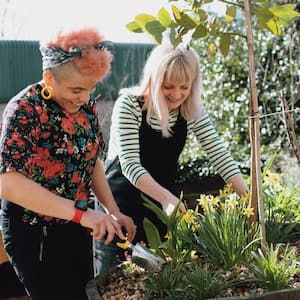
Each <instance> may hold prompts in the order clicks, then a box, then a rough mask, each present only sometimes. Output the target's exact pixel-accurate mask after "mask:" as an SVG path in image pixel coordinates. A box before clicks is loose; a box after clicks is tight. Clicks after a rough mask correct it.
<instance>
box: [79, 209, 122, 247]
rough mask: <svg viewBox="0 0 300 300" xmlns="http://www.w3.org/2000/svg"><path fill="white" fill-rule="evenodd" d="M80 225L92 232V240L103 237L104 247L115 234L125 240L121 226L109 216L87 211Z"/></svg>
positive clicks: (90, 210)
mask: <svg viewBox="0 0 300 300" xmlns="http://www.w3.org/2000/svg"><path fill="white" fill-rule="evenodd" d="M80 224H81V225H82V226H84V227H87V228H90V229H91V230H92V232H91V235H92V236H93V237H94V239H96V240H100V239H103V238H104V237H105V244H106V245H107V244H109V243H110V242H111V241H112V240H113V239H114V236H115V234H116V235H118V236H119V238H120V239H122V240H125V239H126V236H125V235H124V234H123V232H122V230H121V225H120V224H119V223H118V221H117V220H116V219H115V218H114V217H113V216H112V215H110V214H106V213H103V212H100V211H96V210H93V209H88V210H87V211H86V212H85V213H84V214H83V216H82V219H81V222H80Z"/></svg>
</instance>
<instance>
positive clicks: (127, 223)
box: [110, 212, 136, 242]
mask: <svg viewBox="0 0 300 300" xmlns="http://www.w3.org/2000/svg"><path fill="white" fill-rule="evenodd" d="M110 215H111V216H112V217H113V218H114V220H116V221H117V222H118V223H119V224H120V225H121V226H122V227H124V228H125V230H126V232H127V239H128V241H129V242H131V241H132V240H133V239H134V237H135V234H136V226H135V224H134V222H133V219H132V218H130V217H128V216H127V215H124V214H123V213H121V212H115V213H112V214H110Z"/></svg>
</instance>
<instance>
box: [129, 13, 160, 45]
mask: <svg viewBox="0 0 300 300" xmlns="http://www.w3.org/2000/svg"><path fill="white" fill-rule="evenodd" d="M135 21H136V22H137V24H138V25H139V26H140V27H141V28H142V29H143V31H144V32H146V33H148V34H150V35H151V36H152V38H153V39H154V41H155V42H156V43H157V44H160V43H161V42H162V33H163V32H164V31H165V30H166V27H165V26H163V25H162V24H161V23H160V22H159V21H158V20H157V19H156V18H155V17H154V16H152V15H148V14H140V15H137V16H136V17H135Z"/></svg>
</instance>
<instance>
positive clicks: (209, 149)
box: [107, 95, 240, 185]
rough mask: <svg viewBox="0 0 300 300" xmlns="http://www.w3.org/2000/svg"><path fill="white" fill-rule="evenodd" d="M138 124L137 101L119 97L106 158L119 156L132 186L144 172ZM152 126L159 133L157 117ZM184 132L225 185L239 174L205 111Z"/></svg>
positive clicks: (171, 118)
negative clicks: (201, 150) (196, 145)
mask: <svg viewBox="0 0 300 300" xmlns="http://www.w3.org/2000/svg"><path fill="white" fill-rule="evenodd" d="M177 116H178V112H175V111H173V112H171V113H170V114H169V123H170V127H172V126H173V125H174V124H175V122H176V120H177ZM141 121H142V112H141V108H140V106H139V103H138V101H137V100H136V98H135V97H134V96H128V95H121V96H120V97H119V98H118V99H117V101H116V102H115V105H114V109H113V113H112V126H111V131H110V141H109V148H108V154H107V158H108V159H113V158H114V157H116V155H119V159H120V163H121V168H122V171H123V173H124V175H125V176H126V177H127V178H128V180H129V181H130V182H132V183H133V184H134V185H135V184H136V181H137V180H138V178H139V177H140V176H141V175H143V174H145V173H147V170H146V169H144V168H143V166H142V165H141V164H140V159H139V128H140V125H141ZM151 127H152V128H153V129H154V130H159V131H161V129H160V125H159V122H158V120H157V119H156V118H151ZM187 129H188V132H187V134H188V135H190V134H192V133H194V134H195V136H196V137H197V139H198V141H199V143H200V145H201V147H202V148H203V150H204V151H205V153H206V154H207V156H208V158H209V161H210V163H211V164H212V166H213V167H214V168H215V170H216V171H217V172H218V173H219V174H220V175H221V176H222V178H223V179H224V180H225V181H226V182H227V181H228V180H229V179H230V178H231V177H233V176H234V175H237V174H239V173H240V170H239V168H238V166H237V164H236V162H235V161H234V159H233V158H232V156H231V154H230V153H229V151H228V150H227V149H226V147H225V145H224V143H223V142H222V141H221V139H220V137H219V136H218V134H217V132H216V130H215V128H214V126H213V125H212V123H211V121H210V119H209V116H208V115H207V113H206V111H205V110H204V109H203V112H202V114H201V116H200V117H199V119H198V120H193V121H188V123H187Z"/></svg>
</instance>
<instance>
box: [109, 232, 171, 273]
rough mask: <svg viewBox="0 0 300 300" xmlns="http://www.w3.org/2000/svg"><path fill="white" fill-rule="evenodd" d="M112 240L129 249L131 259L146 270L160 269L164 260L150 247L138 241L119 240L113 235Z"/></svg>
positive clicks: (120, 246)
mask: <svg viewBox="0 0 300 300" xmlns="http://www.w3.org/2000/svg"><path fill="white" fill-rule="evenodd" d="M113 242H114V243H115V244H116V245H117V246H118V247H119V248H122V249H124V250H126V249H131V250H132V256H131V261H132V262H134V263H135V264H137V265H138V266H140V267H142V268H144V269H145V270H147V271H151V272H155V271H159V270H161V267H162V265H163V264H165V263H166V261H165V260H164V259H163V258H162V257H161V256H159V255H157V254H155V253H153V252H151V250H150V249H148V248H147V247H145V246H143V245H142V244H140V243H136V244H135V245H134V244H132V243H130V242H129V241H128V240H121V239H119V238H118V237H116V236H115V238H114V240H113Z"/></svg>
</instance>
